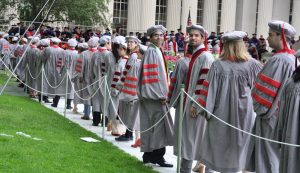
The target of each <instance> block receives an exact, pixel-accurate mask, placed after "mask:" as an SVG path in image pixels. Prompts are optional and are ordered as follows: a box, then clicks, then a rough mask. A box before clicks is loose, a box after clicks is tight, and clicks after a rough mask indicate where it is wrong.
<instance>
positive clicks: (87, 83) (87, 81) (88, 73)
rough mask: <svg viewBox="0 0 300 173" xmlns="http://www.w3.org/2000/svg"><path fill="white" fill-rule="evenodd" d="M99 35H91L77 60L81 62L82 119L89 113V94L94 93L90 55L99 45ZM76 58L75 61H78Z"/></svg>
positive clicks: (87, 117) (86, 118)
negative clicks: (86, 47)
mask: <svg viewBox="0 0 300 173" xmlns="http://www.w3.org/2000/svg"><path fill="white" fill-rule="evenodd" d="M98 42H99V37H92V38H90V39H89V41H88V46H89V49H88V50H87V51H84V52H83V53H81V54H80V56H79V60H81V62H82V66H81V77H82V87H83V88H85V89H84V90H82V96H83V97H82V99H83V100H82V102H83V104H84V116H83V117H81V119H83V120H89V119H90V118H89V116H90V113H91V96H92V95H94V92H93V89H92V86H91V83H92V57H93V55H94V54H95V53H96V52H97V48H98V45H99V43H98ZM79 60H77V61H79Z"/></svg>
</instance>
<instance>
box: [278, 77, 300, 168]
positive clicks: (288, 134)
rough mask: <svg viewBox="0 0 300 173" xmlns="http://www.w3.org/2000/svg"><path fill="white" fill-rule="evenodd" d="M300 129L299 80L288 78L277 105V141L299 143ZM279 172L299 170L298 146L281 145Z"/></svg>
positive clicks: (299, 156)
mask: <svg viewBox="0 0 300 173" xmlns="http://www.w3.org/2000/svg"><path fill="white" fill-rule="evenodd" d="M299 131H300V82H299V81H298V82H297V83H295V82H294V80H293V79H289V81H288V82H287V84H286V85H285V86H284V88H283V91H282V94H281V98H280V107H279V120H278V137H279V138H278V139H279V141H282V142H285V143H291V144H297V145H299V144H300V142H299V137H300V135H299ZM280 147H281V154H280V165H279V172H280V173H289V172H299V170H300V164H299V163H300V155H299V148H296V147H292V146H286V145H281V146H280Z"/></svg>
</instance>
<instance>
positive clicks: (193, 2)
mask: <svg viewBox="0 0 300 173" xmlns="http://www.w3.org/2000/svg"><path fill="white" fill-rule="evenodd" d="M197 8H198V0H182V14H181V31H182V32H183V33H185V31H186V26H187V21H188V16H189V10H190V12H191V20H192V24H196V22H197V20H196V19H197Z"/></svg>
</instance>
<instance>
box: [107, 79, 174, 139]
mask: <svg viewBox="0 0 300 173" xmlns="http://www.w3.org/2000/svg"><path fill="white" fill-rule="evenodd" d="M105 84H106V89H107V90H108V93H109V97H110V101H111V104H112V106H113V109H114V110H115V112H118V111H117V109H116V107H115V105H114V103H113V101H112V97H111V94H110V90H109V88H108V85H107V82H105ZM179 97H180V94H178V96H177V97H176V99H175V101H174V103H173V104H172V105H171V107H173V106H174V104H175V102H176V101H177V100H178V99H179ZM169 112H170V109H168V111H167V112H166V113H165V114H164V115H163V116H162V117H161V119H159V120H158V121H157V122H156V123H155V124H154V125H152V126H151V127H149V128H148V129H146V130H143V131H137V132H139V133H146V132H147V131H149V130H151V129H152V128H154V127H155V126H157V125H158V124H159V123H160V122H161V121H162V120H163V119H164V118H165V117H166V116H167V115H168V113H169ZM117 116H118V117H119V120H120V122H121V123H122V124H123V125H124V126H125V127H126V129H127V130H128V131H130V132H134V131H133V130H131V129H129V128H128V127H127V126H126V124H125V123H124V122H123V121H122V119H121V117H120V115H119V114H118V113H117Z"/></svg>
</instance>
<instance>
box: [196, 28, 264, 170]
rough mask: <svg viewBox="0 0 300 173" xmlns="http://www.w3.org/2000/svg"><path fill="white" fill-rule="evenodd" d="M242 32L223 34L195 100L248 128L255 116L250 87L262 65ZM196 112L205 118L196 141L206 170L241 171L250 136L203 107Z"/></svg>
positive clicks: (249, 128)
mask: <svg viewBox="0 0 300 173" xmlns="http://www.w3.org/2000/svg"><path fill="white" fill-rule="evenodd" d="M245 36H246V33H245V32H242V31H232V32H228V33H225V34H224V35H223V36H222V41H223V43H224V44H223V49H222V52H221V55H220V59H219V60H217V61H215V62H214V63H213V64H212V66H211V68H210V70H209V72H208V76H207V78H206V80H205V81H204V82H203V85H202V88H201V90H200V95H199V97H197V101H198V103H199V104H200V105H202V107H204V108H205V109H206V110H207V111H209V112H211V113H212V114H214V115H215V116H217V117H218V118H220V119H222V120H223V121H225V122H227V123H229V124H232V125H233V126H235V127H238V128H240V129H242V130H245V131H248V132H250V131H251V129H252V126H253V123H254V119H255V114H254V111H253V104H252V97H251V89H252V87H253V81H254V79H255V77H256V75H257V73H258V72H259V71H260V69H261V68H262V65H261V64H260V63H259V62H258V61H256V60H255V59H253V58H251V56H250V55H249V54H248V52H247V49H246V47H245V43H244V42H243V37H245ZM193 106H195V107H197V105H196V104H194V105H193ZM197 113H198V114H200V115H203V116H204V117H205V118H206V120H207V127H206V131H205V134H204V140H202V141H203V142H202V143H201V144H199V145H200V146H201V149H200V155H201V162H202V163H203V164H204V165H206V166H207V167H208V168H209V171H212V170H214V171H218V172H221V173H225V172H226V173H229V172H230V173H233V172H239V171H242V170H243V169H244V167H245V162H246V154H247V149H248V143H249V137H250V136H249V135H246V134H243V133H242V132H239V131H236V130H235V129H233V128H231V127H229V126H227V125H225V124H223V123H221V122H220V121H219V120H217V119H215V118H213V116H212V115H211V114H209V113H207V112H206V111H205V110H204V109H201V108H198V112H197ZM209 171H206V172H209Z"/></svg>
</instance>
